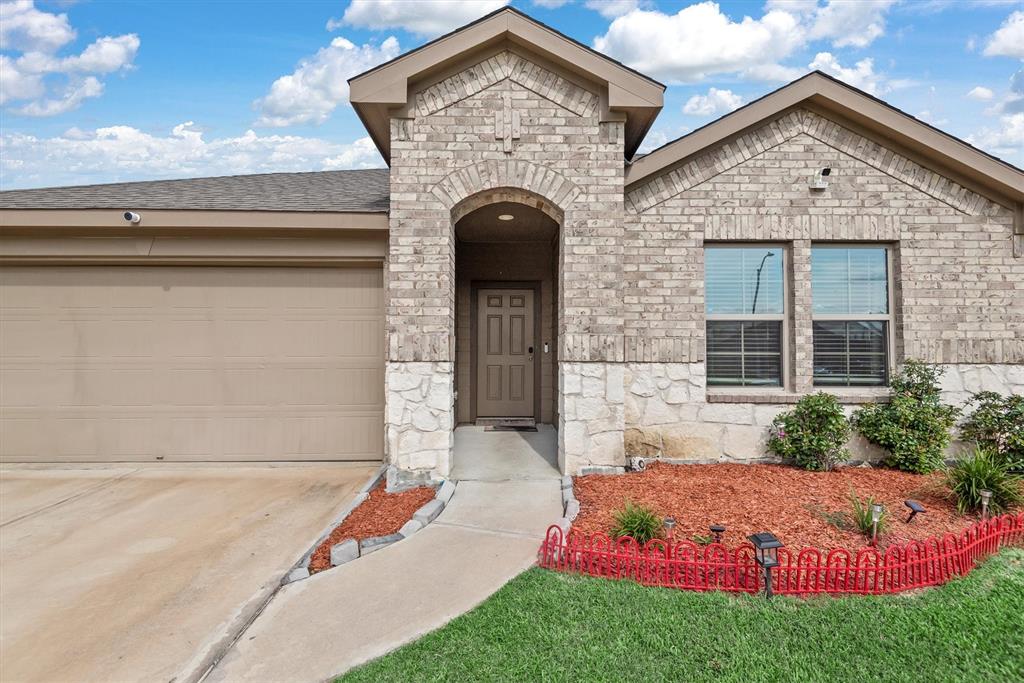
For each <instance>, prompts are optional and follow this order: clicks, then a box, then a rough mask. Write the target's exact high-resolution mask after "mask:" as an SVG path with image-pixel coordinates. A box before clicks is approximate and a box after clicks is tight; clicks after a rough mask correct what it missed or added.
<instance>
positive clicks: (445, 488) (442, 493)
mask: <svg viewBox="0 0 1024 683" xmlns="http://www.w3.org/2000/svg"><path fill="white" fill-rule="evenodd" d="M454 495H455V482H453V481H451V480H448V479H446V480H445V482H444V483H443V484H441V488H439V489H438V490H437V494H436V495H435V496H434V498H436V499H437V500H439V501H441V502H442V503H443V504H445V505H447V504H448V501H449V500H451V499H452V496H454Z"/></svg>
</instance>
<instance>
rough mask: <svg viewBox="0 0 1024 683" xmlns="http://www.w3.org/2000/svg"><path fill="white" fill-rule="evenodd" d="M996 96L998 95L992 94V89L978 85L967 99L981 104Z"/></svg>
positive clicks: (972, 89)
mask: <svg viewBox="0 0 1024 683" xmlns="http://www.w3.org/2000/svg"><path fill="white" fill-rule="evenodd" d="M995 95H996V94H995V93H994V92H992V90H991V89H989V88H986V87H985V86H983V85H976V86H974V87H973V88H971V90H970V92H968V93H967V97H969V98H970V99H972V100H978V101H979V102H988V101H989V100H991V99H992V98H993V97H995Z"/></svg>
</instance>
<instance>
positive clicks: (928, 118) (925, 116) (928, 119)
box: [917, 109, 949, 128]
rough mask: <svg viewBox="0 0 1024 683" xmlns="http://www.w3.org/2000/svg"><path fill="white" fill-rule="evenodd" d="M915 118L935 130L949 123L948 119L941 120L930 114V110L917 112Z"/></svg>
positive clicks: (939, 117) (932, 113) (937, 116)
mask: <svg viewBox="0 0 1024 683" xmlns="http://www.w3.org/2000/svg"><path fill="white" fill-rule="evenodd" d="M917 118H919V119H921V120H922V121H924V122H925V123H928V124H931V125H933V126H935V127H936V128H941V127H942V126H945V125H946V124H948V123H949V119H946V118H942V117H941V116H939V115H937V114H935V113H934V112H932V111H931V110H930V109H922V110H921V111H919V112H917Z"/></svg>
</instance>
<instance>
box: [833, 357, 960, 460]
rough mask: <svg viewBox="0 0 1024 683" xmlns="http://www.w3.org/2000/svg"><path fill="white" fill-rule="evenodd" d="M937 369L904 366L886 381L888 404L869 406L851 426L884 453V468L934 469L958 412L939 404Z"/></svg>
mask: <svg viewBox="0 0 1024 683" xmlns="http://www.w3.org/2000/svg"><path fill="white" fill-rule="evenodd" d="M942 372H943V371H942V369H941V368H939V367H936V366H933V365H928V364H926V363H922V362H921V361H915V360H908V361H907V362H906V363H905V364H904V365H903V368H902V369H901V371H900V373H899V375H897V376H896V377H895V378H893V380H892V396H891V398H890V400H889V402H888V403H872V404H870V405H866V406H864V407H863V408H861V409H860V410H858V411H857V412H856V413H854V414H853V418H852V420H851V421H852V423H853V426H854V428H855V429H856V430H857V431H858V432H860V433H861V434H862V435H863V436H864V438H866V439H867V440H868V441H870V442H872V443H874V444H877V445H879V446H881V447H882V448H885V449H886V450H888V451H889V456H888V457H887V458H886V460H885V464H886V465H887V466H889V467H894V468H896V469H900V470H904V471H907V472H917V473H918V474H924V473H927V472H931V471H933V470H936V469H939V468H940V467H942V464H943V455H944V453H945V451H946V447H947V446H948V445H949V442H950V429H952V427H953V425H954V424H956V419H957V417H959V415H960V409H959V408H956V407H954V406H949V405H945V404H943V403H942V401H941V395H940V390H939V378H940V377H941V376H942Z"/></svg>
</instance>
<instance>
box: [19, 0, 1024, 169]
mask: <svg viewBox="0 0 1024 683" xmlns="http://www.w3.org/2000/svg"><path fill="white" fill-rule="evenodd" d="M503 4H506V3H504V2H501V1H500V0H494V1H491V0H481V1H472V2H471V1H465V2H451V1H448V0H442V1H433V0H351V1H345V0H338V1H330V2H328V1H326V0H319V1H315V2H302V1H297V0H290V1H288V2H269V1H263V2H259V1H252V0H250V1H246V2H241V1H238V2H234V1H232V2H228V1H217V0H206V1H203V2H199V1H195V0H177V1H175V2H158V1H157V0H150V1H147V2H127V1H125V2H121V1H117V0H96V1H86V0H82V1H78V2H75V1H69V0H64V1H52V2H47V1H44V0H38V1H36V2H34V3H33V2H32V1H31V0H14V1H10V0H0V187H2V188H3V189H13V188H19V187H45V186H52V185H68V184H81V183H95V182H111V181H123V180H142V179H153V178H182V177H196V176H204V175H226V174H236V173H261V172H270V171H296V170H322V169H335V168H362V167H373V166H380V165H382V161H381V159H380V157H379V155H378V154H377V152H376V150H375V149H374V147H373V145H372V144H371V143H370V142H369V140H368V139H367V138H366V134H365V131H364V129H363V128H362V125H361V124H360V122H359V120H358V118H357V117H356V116H355V114H354V113H353V111H352V109H351V107H350V106H349V105H348V104H347V95H348V91H347V86H346V85H345V80H346V79H347V78H348V77H350V76H352V75H355V74H356V73H359V72H361V71H364V70H365V69H367V68H369V67H371V66H373V65H374V64H376V63H379V62H380V61H384V60H386V59H389V58H391V57H393V56H395V55H397V54H399V53H400V52H404V51H406V50H408V49H411V48H414V47H416V46H418V45H421V44H423V43H424V42H426V41H428V40H430V39H431V38H433V37H436V36H437V35H438V34H439V33H442V32H445V31H448V30H451V29H453V28H456V27H457V26H459V25H461V24H463V23H466V22H468V21H471V20H472V19H474V18H476V17H478V16H481V15H483V14H485V13H487V12H488V11H490V10H492V9H494V8H495V7H498V6H501V5H503ZM510 4H512V5H514V6H515V7H517V8H519V9H520V10H522V11H524V12H526V13H528V14H531V15H533V16H535V17H536V18H537V19H539V20H541V21H543V22H545V23H547V24H550V25H551V26H553V27H555V28H556V29H558V30H560V31H562V32H564V33H566V34H568V35H570V36H572V37H573V38H575V39H576V40H579V41H580V42H582V43H585V44H587V45H591V46H593V47H596V48H598V49H600V50H602V51H604V52H606V53H608V54H610V55H611V56H613V57H615V58H616V59H619V60H621V61H623V62H625V63H627V64H630V65H631V66H634V67H635V68H637V69H639V70H641V71H644V72H645V73H648V74H649V75H651V76H653V77H655V78H657V79H659V80H661V81H662V82H665V83H667V84H669V88H668V91H667V92H666V96H665V108H664V110H663V111H662V113H661V115H660V116H659V118H658V121H657V122H656V123H655V126H654V128H653V130H652V131H651V133H650V135H649V138H648V142H647V144H646V146H645V147H646V148H651V147H654V146H657V145H659V144H661V143H664V142H665V141H667V140H671V139H673V138H675V137H678V136H679V135H681V134H683V133H686V132H687V131H689V130H692V129H694V128H697V127H699V126H701V125H703V124H705V123H707V122H708V121H711V120H713V119H715V118H718V117H719V116H722V115H723V114H725V113H728V112H729V111H731V110H732V109H734V108H735V107H737V106H740V105H741V104H743V103H745V102H749V101H750V100H752V99H755V98H757V97H759V96H761V95H763V94H765V93H767V92H769V91H771V90H773V89H775V88H777V87H779V86H780V85H782V84H784V83H786V82H788V81H790V80H792V79H794V78H796V77H799V76H800V75H801V74H803V73H806V72H807V71H808V70H810V69H811V68H820V69H822V70H823V71H826V72H828V73H831V74H832V75H834V76H836V77H838V78H840V79H842V80H845V81H848V82H850V83H851V84H853V85H855V86H857V87H860V88H862V89H865V90H868V91H869V92H872V93H873V94H875V95H877V96H878V97H881V98H882V99H884V100H886V101H888V102H890V103H891V104H893V105H895V106H897V107H899V108H901V109H903V110H905V111H907V112H908V113H910V114H912V115H914V116H917V117H919V118H921V119H923V120H925V121H928V122H929V123H932V124H933V125H935V126H938V127H939V128H942V129H943V130H946V131H948V132H949V133H951V134H953V135H956V136H958V137H961V138H964V139H967V140H968V141H970V142H972V143H973V144H975V145H977V146H979V147H981V148H982V149H985V150H986V151H988V152H990V153H992V154H995V155H996V156H999V157H1001V158H1003V159H1005V160H1007V161H1009V162H1011V163H1014V164H1016V165H1018V166H1024V70H1022V65H1024V0H1014V1H1013V2H1006V1H1005V0H976V1H968V0H955V1H954V0H902V1H901V0H855V1H849V0H831V1H830V0H767V1H766V2H765V1H759V2H729V1H725V0H722V1H720V2H717V3H716V2H701V3H696V2H669V1H668V0H646V1H645V0H639V1H637V0H603V1H596V0H514V1H513V2H512V3H510Z"/></svg>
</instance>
